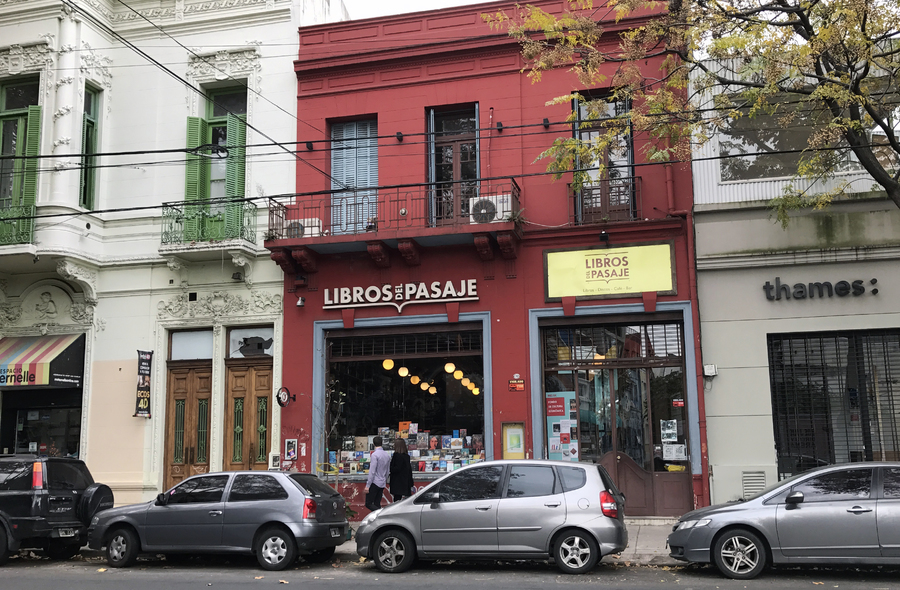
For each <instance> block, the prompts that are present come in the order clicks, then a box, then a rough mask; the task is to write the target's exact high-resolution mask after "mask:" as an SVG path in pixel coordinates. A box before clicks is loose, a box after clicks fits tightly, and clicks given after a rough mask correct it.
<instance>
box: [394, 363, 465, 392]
mask: <svg viewBox="0 0 900 590" xmlns="http://www.w3.org/2000/svg"><path fill="white" fill-rule="evenodd" d="M381 366H382V367H384V370H385V371H392V370H393V369H394V361H393V359H384V361H383V362H382V363H381ZM444 371H445V372H447V373H448V374H450V375H453V378H454V379H456V380H457V381H459V383H460V385H462V386H463V387H465V388H467V389H468V390H469V391H471V392H472V395H480V394H481V390H480V389H479V388H478V387H476V386H475V382H474V381H472V380H471V379H469V378H468V377H466V376H464V374H463V372H462V371H461V370H460V369H457V368H456V365H454V364H453V363H447V364H446V365H444ZM397 374H398V375H400V377H402V378H404V379H406V377H408V376H409V382H410V383H412V384H413V385H418V386H419V388H420V389H421V390H422V391H427V392H428V393H430V394H431V395H434V394H435V393H437V387H435V386H434V385H432V384H431V383H429V382H427V381H425V380H424V379H422V378H421V377H419V376H418V375H412V376H410V375H409V369H408V368H406V367H398V368H397ZM432 381H433V380H432Z"/></svg>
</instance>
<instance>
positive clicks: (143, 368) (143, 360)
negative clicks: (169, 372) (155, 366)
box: [134, 350, 153, 418]
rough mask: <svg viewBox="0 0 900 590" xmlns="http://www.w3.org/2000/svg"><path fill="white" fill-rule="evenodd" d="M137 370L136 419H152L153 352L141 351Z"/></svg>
mask: <svg viewBox="0 0 900 590" xmlns="http://www.w3.org/2000/svg"><path fill="white" fill-rule="evenodd" d="M137 353H138V370H137V401H136V403H135V407H134V417H135V418H149V417H150V367H151V365H152V363H153V351H149V352H148V351H145V350H139V351H137Z"/></svg>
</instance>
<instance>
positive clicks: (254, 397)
mask: <svg viewBox="0 0 900 590" xmlns="http://www.w3.org/2000/svg"><path fill="white" fill-rule="evenodd" d="M225 370H226V394H225V460H224V469H225V470H227V471H236V470H240V469H261V470H265V469H268V467H269V451H270V450H271V447H272V432H271V429H272V359H271V358H266V359H265V360H263V361H259V360H256V359H253V360H252V361H247V360H244V359H240V360H237V359H235V360H229V361H226V363H225Z"/></svg>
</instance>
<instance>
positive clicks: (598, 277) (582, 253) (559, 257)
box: [545, 244, 675, 300]
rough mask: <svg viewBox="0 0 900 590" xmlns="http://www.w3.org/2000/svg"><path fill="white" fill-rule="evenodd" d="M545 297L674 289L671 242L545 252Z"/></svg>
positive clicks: (669, 291)
mask: <svg viewBox="0 0 900 590" xmlns="http://www.w3.org/2000/svg"><path fill="white" fill-rule="evenodd" d="M545 260H546V267H547V275H546V281H547V284H546V289H547V299H548V300H554V299H561V298H562V297H579V298H588V299H590V298H595V297H596V298H600V297H623V296H628V295H634V294H636V293H644V292H647V291H656V292H658V293H664V294H674V293H675V273H674V269H673V265H672V246H671V244H654V245H651V246H630V247H626V248H595V249H591V250H565V251H557V252H546V253H545Z"/></svg>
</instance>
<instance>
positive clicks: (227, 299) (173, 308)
mask: <svg viewBox="0 0 900 590" xmlns="http://www.w3.org/2000/svg"><path fill="white" fill-rule="evenodd" d="M156 310H157V311H156V317H157V318H158V319H166V318H182V319H184V318H210V319H214V320H215V322H216V324H219V323H221V321H222V319H223V318H226V317H235V316H240V317H244V316H246V315H248V314H271V313H281V312H282V307H281V295H278V294H275V293H268V292H260V291H251V292H250V299H249V300H248V299H245V298H244V297H243V296H241V295H240V294H236V293H228V292H227V291H213V292H211V293H207V294H206V295H201V296H198V297H197V300H196V301H190V300H189V296H188V294H187V293H182V294H180V295H176V296H174V297H171V298H170V299H169V300H168V301H160V302H159V303H157V304H156Z"/></svg>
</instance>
